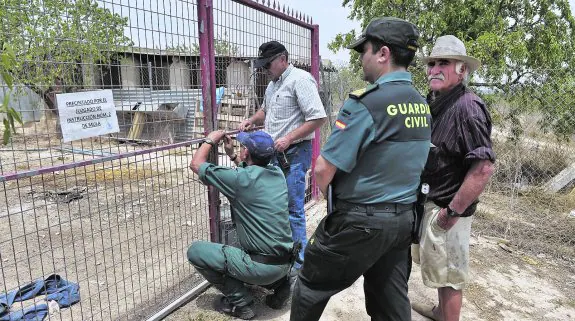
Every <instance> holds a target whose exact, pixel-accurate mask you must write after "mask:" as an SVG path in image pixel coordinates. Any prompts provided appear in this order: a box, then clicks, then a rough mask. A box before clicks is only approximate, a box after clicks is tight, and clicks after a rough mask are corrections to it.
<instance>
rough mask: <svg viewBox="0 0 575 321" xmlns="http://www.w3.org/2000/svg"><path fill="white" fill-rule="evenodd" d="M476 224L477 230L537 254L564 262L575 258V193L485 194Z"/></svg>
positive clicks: (538, 191)
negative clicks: (571, 212) (559, 258)
mask: <svg viewBox="0 0 575 321" xmlns="http://www.w3.org/2000/svg"><path fill="white" fill-rule="evenodd" d="M482 201H483V205H482V206H480V208H479V210H478V211H477V214H476V219H475V221H474V230H475V231H476V232H478V233H481V234H486V235H492V236H499V237H502V238H505V239H508V240H509V241H511V243H512V245H514V246H516V247H517V248H519V249H521V250H526V251H529V252H532V253H534V254H540V253H542V254H546V255H552V256H554V257H561V258H564V259H572V258H573V257H575V217H573V216H570V214H569V213H570V211H571V210H574V209H575V192H571V193H570V194H557V193H546V192H544V191H541V190H531V191H530V192H528V193H525V194H523V195H516V196H515V197H502V196H501V195H493V194H486V195H484V197H483V200H482Z"/></svg>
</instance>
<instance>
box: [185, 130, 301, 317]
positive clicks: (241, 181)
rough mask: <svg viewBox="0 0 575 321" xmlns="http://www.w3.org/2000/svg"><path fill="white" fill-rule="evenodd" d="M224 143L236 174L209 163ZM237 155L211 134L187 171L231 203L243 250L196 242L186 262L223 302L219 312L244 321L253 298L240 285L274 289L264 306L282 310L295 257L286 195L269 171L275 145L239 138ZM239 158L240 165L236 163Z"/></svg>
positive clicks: (281, 180) (264, 137)
mask: <svg viewBox="0 0 575 321" xmlns="http://www.w3.org/2000/svg"><path fill="white" fill-rule="evenodd" d="M222 138H223V139H224V141H225V145H224V147H225V150H226V153H227V154H228V156H230V158H231V160H232V161H234V162H235V163H236V164H237V165H238V166H237V168H230V167H223V166H216V165H214V164H211V163H208V162H207V158H208V154H209V153H210V149H211V148H216V147H217V146H218V143H219V142H220V140H222ZM237 140H238V141H239V142H240V144H241V149H240V154H239V156H238V155H235V154H233V153H234V151H233V145H232V140H231V138H230V137H229V136H226V135H224V132H223V131H214V132H212V133H210V134H209V135H208V137H207V138H206V140H205V142H204V143H203V144H202V145H201V146H200V148H199V149H198V151H197V152H196V154H195V155H194V157H193V159H192V161H191V163H190V169H192V171H194V172H195V173H197V174H198V175H199V177H200V180H201V181H202V182H203V183H205V184H209V185H213V186H214V187H216V188H217V189H218V190H219V191H220V192H221V193H223V194H224V195H225V196H226V197H227V198H228V199H229V201H230V205H231V210H232V219H233V221H234V223H235V225H236V230H237V236H238V241H239V243H240V245H241V248H237V247H232V246H228V245H223V244H218V243H211V242H206V241H197V242H194V243H192V245H191V246H190V248H189V249H188V260H189V261H190V263H191V264H192V265H193V266H194V267H195V268H196V270H197V271H198V272H199V273H201V274H202V275H203V276H204V277H205V278H206V280H208V281H209V282H210V283H211V284H213V285H214V286H215V287H216V288H217V289H218V290H220V291H221V292H222V293H223V294H224V297H223V298H221V301H220V302H219V304H218V310H219V311H220V312H224V313H226V314H229V315H232V316H234V317H239V318H241V319H244V320H247V319H251V318H253V317H254V316H255V313H254V312H253V310H252V309H251V307H250V305H251V304H252V302H253V298H252V296H251V295H250V293H249V292H248V289H247V288H246V287H245V286H244V283H248V284H256V285H263V286H265V287H267V288H271V289H274V294H271V295H268V297H267V298H266V303H267V304H268V305H269V306H270V307H272V308H281V307H282V306H283V304H284V303H285V301H287V299H288V297H289V295H290V284H289V278H288V277H287V273H288V271H289V269H290V265H291V263H292V262H293V258H295V256H294V255H293V254H292V253H294V252H293V251H294V249H293V241H292V237H291V235H292V234H291V229H290V225H289V212H288V189H287V184H286V181H285V177H284V175H283V173H282V171H281V169H280V168H279V167H276V166H273V165H270V160H271V158H272V157H273V155H274V141H273V139H272V138H271V136H270V135H269V134H267V133H266V132H263V131H256V132H252V133H246V132H241V133H239V134H238V136H237ZM238 158H239V159H238Z"/></svg>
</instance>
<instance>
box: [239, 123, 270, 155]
mask: <svg viewBox="0 0 575 321" xmlns="http://www.w3.org/2000/svg"><path fill="white" fill-rule="evenodd" d="M236 139H237V140H238V142H240V143H241V144H242V145H244V146H246V148H247V149H248V151H249V152H250V155H251V156H252V157H255V158H258V159H266V158H269V157H271V156H273V154H274V140H273V138H272V137H271V136H270V134H268V133H266V132H264V131H262V130H259V131H255V132H251V133H247V132H240V133H239V134H238V136H237V137H236Z"/></svg>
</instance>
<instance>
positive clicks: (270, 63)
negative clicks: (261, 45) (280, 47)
mask: <svg viewBox="0 0 575 321" xmlns="http://www.w3.org/2000/svg"><path fill="white" fill-rule="evenodd" d="M281 55H283V52H282V53H279V54H277V55H275V56H273V58H272V59H270V61H268V62H267V63H266V64H265V65H264V66H263V68H264V69H270V67H271V65H272V62H274V60H276V59H277V58H278V57H279V56H281Z"/></svg>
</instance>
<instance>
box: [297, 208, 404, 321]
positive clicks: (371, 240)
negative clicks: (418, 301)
mask: <svg viewBox="0 0 575 321" xmlns="http://www.w3.org/2000/svg"><path fill="white" fill-rule="evenodd" d="M405 207H409V206H407V205H404V206H403V209H402V210H397V209H393V210H389V211H381V212H378V211H375V212H374V213H371V214H372V215H368V214H367V213H366V212H363V213H362V212H360V211H352V210H349V211H344V210H336V211H335V212H333V213H332V214H329V215H328V216H326V217H325V218H324V219H323V220H322V221H321V222H320V223H319V225H318V227H317V229H316V231H315V233H314V235H313V237H312V238H311V239H310V241H309V243H308V246H307V247H306V250H305V261H304V264H303V268H302V270H301V271H300V274H299V278H298V280H297V281H296V284H295V288H294V293H293V298H292V305H291V316H290V320H291V321H309V320H319V318H320V316H321V315H322V313H323V310H324V309H325V306H326V304H327V302H328V301H329V299H330V297H331V296H332V295H335V294H336V293H338V292H340V291H341V290H343V289H345V288H347V287H349V286H351V285H352V284H353V283H354V282H355V281H356V280H357V279H358V278H359V277H360V276H362V275H363V276H364V282H363V288H364V292H365V301H366V302H365V305H366V310H367V313H368V314H369V315H370V316H371V319H372V320H394V321H395V320H397V321H407V320H411V306H410V304H409V298H408V297H407V280H408V277H409V270H410V268H411V266H410V259H409V246H410V244H411V231H412V228H413V221H414V212H413V209H405Z"/></svg>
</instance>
